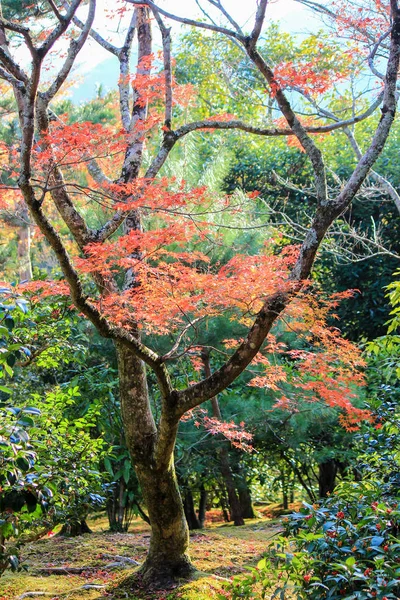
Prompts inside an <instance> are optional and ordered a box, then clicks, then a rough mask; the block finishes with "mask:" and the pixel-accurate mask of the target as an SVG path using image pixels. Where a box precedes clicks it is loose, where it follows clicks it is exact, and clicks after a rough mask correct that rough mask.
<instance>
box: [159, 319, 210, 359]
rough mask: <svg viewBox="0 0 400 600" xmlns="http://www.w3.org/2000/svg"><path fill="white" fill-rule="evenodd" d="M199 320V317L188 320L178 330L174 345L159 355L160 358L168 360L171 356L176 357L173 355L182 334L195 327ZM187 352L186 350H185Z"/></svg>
mask: <svg viewBox="0 0 400 600" xmlns="http://www.w3.org/2000/svg"><path fill="white" fill-rule="evenodd" d="M200 320H201V317H199V318H197V319H193V321H190V322H189V323H188V324H187V325H186V327H184V328H183V329H182V331H181V332H180V334H179V335H178V337H177V338H176V341H175V343H174V345H173V346H172V348H171V350H170V351H169V352H167V353H166V354H164V355H163V356H161V357H160V360H161V361H163V362H165V361H166V360H170V359H171V358H176V357H175V352H176V351H177V350H178V348H179V346H180V343H181V341H182V339H183V337H184V335H186V333H187V332H188V331H189V330H190V329H192V328H193V329H195V327H194V326H195V324H196V323H198V322H199V321H200ZM185 352H187V350H186V351H185Z"/></svg>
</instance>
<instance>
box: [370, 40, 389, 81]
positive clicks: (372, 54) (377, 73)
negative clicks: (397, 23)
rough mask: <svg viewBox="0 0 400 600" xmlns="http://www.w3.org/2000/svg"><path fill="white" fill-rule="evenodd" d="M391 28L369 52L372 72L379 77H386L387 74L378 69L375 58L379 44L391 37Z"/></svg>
mask: <svg viewBox="0 0 400 600" xmlns="http://www.w3.org/2000/svg"><path fill="white" fill-rule="evenodd" d="M390 31H391V30H390V29H389V30H388V31H387V32H386V33H383V34H382V35H381V36H380V38H379V39H378V41H377V42H376V44H374V47H373V48H372V50H371V52H370V53H369V56H368V66H369V68H370V69H371V71H372V73H373V74H374V75H375V76H376V77H378V78H379V79H382V80H383V79H384V78H385V76H384V75H383V73H380V71H378V69H377V68H376V67H375V63H374V59H375V56H376V53H377V52H378V48H379V46H380V45H381V44H382V42H383V41H384V40H385V39H386V38H387V37H389V35H390Z"/></svg>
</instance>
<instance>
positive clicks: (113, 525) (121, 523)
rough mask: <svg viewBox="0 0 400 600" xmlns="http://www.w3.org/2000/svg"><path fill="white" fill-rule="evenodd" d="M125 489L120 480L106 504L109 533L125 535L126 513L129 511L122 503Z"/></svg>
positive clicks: (122, 481) (123, 483)
mask: <svg viewBox="0 0 400 600" xmlns="http://www.w3.org/2000/svg"><path fill="white" fill-rule="evenodd" d="M125 489H126V485H125V481H124V480H123V479H122V478H121V479H120V480H119V481H118V485H116V486H115V487H114V489H113V494H112V497H111V498H110V499H109V500H108V502H107V515H108V522H109V525H110V531H115V532H117V533H126V532H127V529H128V528H127V521H128V520H127V519H126V511H127V510H129V505H128V506H127V505H125V504H124V501H123V499H124V493H125Z"/></svg>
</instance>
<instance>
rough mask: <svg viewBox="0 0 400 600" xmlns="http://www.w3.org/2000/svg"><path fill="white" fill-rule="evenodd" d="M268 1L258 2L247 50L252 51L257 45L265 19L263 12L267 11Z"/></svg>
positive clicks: (261, 0) (260, 0)
mask: <svg viewBox="0 0 400 600" xmlns="http://www.w3.org/2000/svg"><path fill="white" fill-rule="evenodd" d="M267 4H268V0H259V5H258V8H257V12H256V18H255V21H254V27H253V31H252V32H251V35H250V38H249V40H248V42H247V45H248V48H249V49H252V48H254V47H255V45H256V44H257V41H258V38H259V37H260V34H261V29H262V26H263V23H264V19H265V11H266V9H267Z"/></svg>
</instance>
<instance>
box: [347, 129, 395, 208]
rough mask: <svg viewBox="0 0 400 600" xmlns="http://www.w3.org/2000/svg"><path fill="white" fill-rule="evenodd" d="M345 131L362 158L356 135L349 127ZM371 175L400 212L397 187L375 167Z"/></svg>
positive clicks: (358, 156) (357, 153)
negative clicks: (375, 169)
mask: <svg viewBox="0 0 400 600" xmlns="http://www.w3.org/2000/svg"><path fill="white" fill-rule="evenodd" d="M343 132H344V133H345V134H346V136H347V137H348V139H349V142H350V144H351V147H352V148H353V150H354V154H355V155H356V157H357V158H358V160H361V158H362V152H361V149H360V147H359V145H358V144H357V140H356V138H355V137H354V135H353V132H352V131H350V129H349V128H348V127H345V128H344V129H343ZM370 177H372V179H374V180H375V181H376V182H377V183H379V184H380V185H381V187H382V189H383V190H384V191H385V192H386V193H387V194H388V195H389V197H390V198H391V199H392V200H393V202H394V204H395V206H396V208H397V211H398V213H399V214H400V196H399V194H398V193H397V192H396V190H395V188H394V187H393V186H392V184H391V183H390V181H388V180H387V179H386V178H385V177H383V176H382V175H380V174H379V173H377V172H376V171H374V170H373V169H371V171H370Z"/></svg>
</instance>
